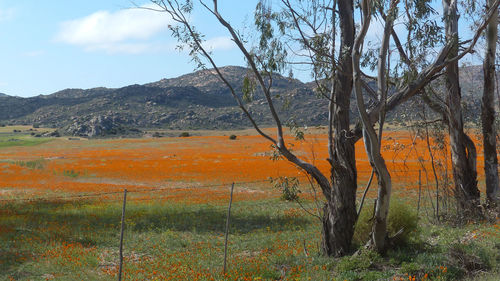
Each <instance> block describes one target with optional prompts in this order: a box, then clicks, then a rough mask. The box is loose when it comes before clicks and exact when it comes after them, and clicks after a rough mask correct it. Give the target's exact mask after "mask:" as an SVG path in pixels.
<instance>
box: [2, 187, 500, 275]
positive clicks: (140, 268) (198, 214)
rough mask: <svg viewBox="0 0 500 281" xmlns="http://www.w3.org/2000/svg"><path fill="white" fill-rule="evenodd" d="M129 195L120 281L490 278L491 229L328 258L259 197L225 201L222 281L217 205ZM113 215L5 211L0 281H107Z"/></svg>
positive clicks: (428, 227) (17, 206)
mask: <svg viewBox="0 0 500 281" xmlns="http://www.w3.org/2000/svg"><path fill="white" fill-rule="evenodd" d="M130 196H131V197H129V202H128V205H127V213H126V215H127V216H126V225H127V227H126V232H125V254H124V255H125V271H124V277H125V280H152V279H153V280H276V279H280V278H285V277H286V278H287V280H332V278H335V280H388V279H391V280H392V279H394V278H396V280H401V278H403V280H408V278H412V277H415V280H425V279H430V280H434V279H439V280H457V279H461V278H472V276H475V275H477V276H479V277H478V278H481V279H478V280H494V279H488V278H493V276H495V275H494V274H495V273H496V272H498V270H499V262H500V251H499V247H500V238H499V237H500V230H499V229H498V223H497V224H496V225H495V226H492V225H491V224H487V223H484V224H477V225H476V224H471V225H467V226H465V227H460V228H456V227H452V226H448V225H446V224H442V225H434V224H430V223H426V222H422V223H421V228H422V231H421V233H420V235H419V238H418V239H414V240H412V241H411V242H410V243H409V244H406V245H403V246H399V247H396V248H394V249H393V250H391V251H389V252H388V253H387V255H386V256H380V255H378V254H376V253H374V252H370V251H361V252H360V253H359V254H357V255H354V256H350V257H345V258H342V259H331V258H326V257H322V256H321V255H319V252H318V245H319V243H320V239H319V232H318V229H319V222H318V221H317V219H315V218H313V217H311V216H309V215H306V214H304V212H302V210H300V209H299V208H298V206H297V205H296V204H294V203H291V202H285V201H281V200H279V199H265V200H259V201H239V202H234V204H233V209H232V218H231V228H230V233H231V235H230V240H229V262H228V268H229V271H228V272H227V274H226V276H223V275H222V273H221V270H222V260H223V245H224V240H223V233H224V225H225V218H226V212H227V209H226V208H227V207H226V206H225V204H224V202H221V203H219V204H186V202H171V201H161V200H153V201H141V199H140V197H136V196H137V195H134V194H133V193H132V194H131V195H130ZM193 196H196V194H193ZM120 216H121V204H120V200H119V198H116V200H112V201H93V200H77V201H32V202H30V203H12V202H11V203H4V204H3V205H1V208H0V242H1V244H2V250H0V280H9V278H13V280H46V279H49V280H51V279H53V280H75V278H76V279H79V280H80V279H82V280H83V279H85V280H109V279H113V278H116V272H117V261H118V259H117V257H118V250H117V247H118V243H119V229H120ZM155 278H156V279H155ZM259 278H261V279H259ZM10 280H12V279H10Z"/></svg>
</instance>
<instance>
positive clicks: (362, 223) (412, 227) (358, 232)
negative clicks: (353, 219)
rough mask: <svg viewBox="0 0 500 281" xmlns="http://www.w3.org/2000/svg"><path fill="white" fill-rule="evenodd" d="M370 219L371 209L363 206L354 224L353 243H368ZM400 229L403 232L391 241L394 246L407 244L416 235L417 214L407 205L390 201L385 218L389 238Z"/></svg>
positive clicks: (371, 215)
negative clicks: (387, 215)
mask: <svg viewBox="0 0 500 281" xmlns="http://www.w3.org/2000/svg"><path fill="white" fill-rule="evenodd" d="M372 217H373V208H372V207H371V206H369V205H365V207H364V208H363V210H362V211H361V214H360V215H359V218H358V221H357V223H356V227H355V230H354V237H353V243H355V244H357V245H362V244H364V243H366V242H367V241H368V239H369V238H370V237H369V236H370V232H371V229H372V223H373V221H372ZM401 229H403V232H402V233H401V234H399V235H398V236H397V237H395V238H394V240H393V242H394V243H395V244H396V245H403V244H407V243H408V242H409V241H410V240H411V239H412V238H415V237H416V236H417V235H418V216H417V213H416V211H415V210H413V209H411V208H410V207H409V206H408V204H405V203H404V202H401V201H399V200H391V205H390V207H389V217H388V218H387V231H388V233H389V237H391V236H393V235H395V234H396V233H397V232H399V231H400V230H401Z"/></svg>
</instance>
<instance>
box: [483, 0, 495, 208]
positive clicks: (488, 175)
mask: <svg viewBox="0 0 500 281" xmlns="http://www.w3.org/2000/svg"><path fill="white" fill-rule="evenodd" d="M493 2H494V1H493V0H489V1H488V5H492V4H493ZM497 32H498V10H495V13H494V15H493V17H492V18H491V21H490V23H489V24H488V27H487V29H486V40H487V48H486V55H485V59H484V62H483V71H484V89H483V97H482V100H481V124H482V131H483V147H484V175H485V179H486V200H487V205H492V206H494V205H496V203H497V201H498V193H499V180H498V158H497V150H496V130H495V126H494V123H495V107H494V103H495V102H494V101H495V96H494V93H495V86H496V85H495V84H496V79H495V78H496V77H495V59H496V47H497V46H496V45H497V37H498V35H497Z"/></svg>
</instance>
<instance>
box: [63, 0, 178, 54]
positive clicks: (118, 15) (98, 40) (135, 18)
mask: <svg viewBox="0 0 500 281" xmlns="http://www.w3.org/2000/svg"><path fill="white" fill-rule="evenodd" d="M171 23H172V20H171V19H170V17H169V16H168V15H166V14H165V13H159V12H155V11H150V10H145V9H138V8H135V9H125V10H120V11H117V12H109V11H98V12H95V13H93V14H90V15H88V16H86V17H83V18H79V19H74V20H70V21H66V22H62V23H61V24H60V29H59V32H58V33H57V34H56V36H55V40H56V41H58V42H63V43H66V44H71V45H76V46H81V47H83V48H84V49H85V50H87V51H95V50H104V51H106V52H109V53H132V54H134V53H141V52H144V51H146V50H148V49H149V48H148V46H149V44H147V43H144V41H147V40H148V39H150V38H151V37H153V36H154V35H155V34H158V33H160V32H162V31H166V30H167V26H168V25H169V24H171Z"/></svg>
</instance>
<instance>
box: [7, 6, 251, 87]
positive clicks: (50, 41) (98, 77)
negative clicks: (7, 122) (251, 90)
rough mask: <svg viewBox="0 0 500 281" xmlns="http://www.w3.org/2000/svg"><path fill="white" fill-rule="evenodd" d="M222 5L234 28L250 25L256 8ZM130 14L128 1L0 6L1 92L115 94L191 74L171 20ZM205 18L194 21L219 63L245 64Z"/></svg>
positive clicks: (157, 15) (196, 16)
mask: <svg viewBox="0 0 500 281" xmlns="http://www.w3.org/2000/svg"><path fill="white" fill-rule="evenodd" d="M221 2H222V3H221V7H220V10H221V12H222V13H224V14H226V15H227V17H228V19H229V20H230V21H231V22H234V23H235V24H236V26H237V27H239V28H242V29H244V27H245V26H248V25H249V23H252V19H253V17H252V14H251V12H252V11H253V9H254V8H255V4H256V1H253V0H252V1H248V0H245V1H238V2H239V3H238V5H234V2H233V1H221ZM231 2H232V3H233V4H232V5H231ZM135 3H136V4H137V5H139V6H140V5H146V4H148V1H142V2H141V1H140V0H137V1H136V2H135ZM132 7H134V4H133V3H132V2H131V1H129V0H106V1H102V0H84V1H82V0H81V1H68V0H48V1H40V0H17V1H12V0H10V1H9V0H0V62H1V64H0V65H1V67H0V93H5V94H8V95H13V96H22V97H28V96H36V95H40V94H51V93H53V92H56V91H59V90H62V89H65V88H93V87H101V86H102V87H111V88H115V87H122V86H126V85H130V84H144V83H148V82H153V81H157V80H160V79H162V78H172V77H177V76H179V75H182V74H185V73H189V72H192V71H193V69H194V64H193V63H190V59H189V57H188V56H187V53H186V52H181V53H180V52H179V51H177V50H176V49H175V46H176V41H175V40H174V39H173V38H172V36H171V33H170V31H169V30H168V28H167V26H168V24H170V23H171V21H170V19H169V17H168V16H167V15H166V14H164V13H158V12H154V11H147V10H140V9H133V8H132ZM207 17H208V15H206V14H196V13H195V14H194V15H193V16H192V18H191V20H192V21H193V23H194V24H195V25H196V26H197V27H199V29H200V30H201V31H202V32H204V33H205V34H206V39H207V43H206V44H207V46H208V48H209V49H211V50H212V51H213V53H214V56H215V58H216V59H217V61H218V64H219V65H244V61H243V59H242V57H241V55H240V54H239V53H238V51H237V50H236V48H235V46H234V45H233V44H232V42H231V41H230V40H229V37H227V34H226V33H225V32H224V31H223V30H222V29H221V28H219V27H218V26H217V25H216V24H215V22H214V21H205V20H204V19H206V18H207Z"/></svg>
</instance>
